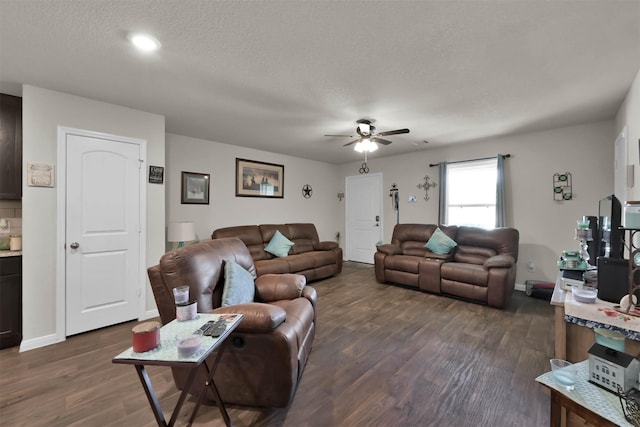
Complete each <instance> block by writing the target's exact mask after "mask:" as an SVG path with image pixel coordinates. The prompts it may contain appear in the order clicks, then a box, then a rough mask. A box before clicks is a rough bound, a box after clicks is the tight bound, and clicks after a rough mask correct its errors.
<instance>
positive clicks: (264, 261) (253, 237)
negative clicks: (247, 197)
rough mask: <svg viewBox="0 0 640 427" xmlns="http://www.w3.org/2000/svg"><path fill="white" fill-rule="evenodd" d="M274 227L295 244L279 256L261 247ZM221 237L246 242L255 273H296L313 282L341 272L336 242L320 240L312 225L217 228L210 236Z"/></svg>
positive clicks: (339, 249) (340, 259) (263, 246)
mask: <svg viewBox="0 0 640 427" xmlns="http://www.w3.org/2000/svg"><path fill="white" fill-rule="evenodd" d="M276 230H278V231H280V233H282V234H283V235H284V236H285V237H286V238H287V239H289V240H291V241H292V242H293V243H294V245H293V246H292V247H291V250H290V251H289V255H288V256H286V257H281V258H279V257H276V256H274V255H272V254H270V253H269V252H266V251H265V250H264V249H265V247H266V246H267V245H268V244H269V242H270V241H271V238H272V237H273V235H274V233H275V232H276ZM224 237H237V238H239V239H240V240H242V241H243V242H244V244H245V245H247V248H249V252H250V253H251V256H252V257H253V262H254V264H255V266H256V273H257V275H258V276H262V275H263V274H268V273H297V274H302V275H304V276H305V277H306V278H307V280H308V281H313V280H319V279H325V278H327V277H331V276H333V275H334V274H338V273H340V272H341V271H342V248H340V247H339V246H338V244H337V243H336V242H328V241H327V242H321V241H320V239H319V238H318V232H317V230H316V226H315V225H313V224H308V223H296V224H263V225H241V226H236V227H226V228H219V229H217V230H215V231H214V232H213V234H212V235H211V238H212V239H219V238H224Z"/></svg>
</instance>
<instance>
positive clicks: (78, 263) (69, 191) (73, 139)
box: [65, 134, 144, 335]
mask: <svg viewBox="0 0 640 427" xmlns="http://www.w3.org/2000/svg"><path fill="white" fill-rule="evenodd" d="M115 138H116V137H114V139H110V137H104V138H103V137H93V136H88V135H82V134H80V135H76V134H67V135H66V209H65V210H66V232H65V233H66V239H65V242H66V244H65V251H66V257H65V264H66V266H65V267H66V286H65V287H66V300H65V301H66V335H73V334H77V333H80V332H85V331H89V330H93V329H97V328H101V327H104V326H109V325H113V324H116V323H120V322H124V321H128V320H132V319H136V318H137V317H138V306H139V305H138V297H139V291H140V286H141V284H140V280H139V274H138V272H139V269H140V262H141V260H140V245H141V241H140V240H141V239H140V235H141V234H140V232H141V221H140V210H141V208H140V182H141V180H143V175H144V169H142V168H141V159H142V157H141V149H142V148H141V145H140V144H136V143H131V142H126V141H123V140H118V139H115Z"/></svg>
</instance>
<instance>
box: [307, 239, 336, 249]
mask: <svg viewBox="0 0 640 427" xmlns="http://www.w3.org/2000/svg"><path fill="white" fill-rule="evenodd" d="M337 247H338V244H337V243H336V242H330V241H326V242H317V243H314V245H313V250H314V251H331V250H333V249H336V248H337Z"/></svg>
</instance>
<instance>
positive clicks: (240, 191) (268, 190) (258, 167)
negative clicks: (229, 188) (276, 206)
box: [236, 159, 284, 199]
mask: <svg viewBox="0 0 640 427" xmlns="http://www.w3.org/2000/svg"><path fill="white" fill-rule="evenodd" d="M236 197H269V198H279V199H282V198H283V197H284V165H276V164H274V163H263V162H256V161H254V160H246V159H236Z"/></svg>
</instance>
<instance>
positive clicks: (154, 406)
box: [135, 365, 167, 427]
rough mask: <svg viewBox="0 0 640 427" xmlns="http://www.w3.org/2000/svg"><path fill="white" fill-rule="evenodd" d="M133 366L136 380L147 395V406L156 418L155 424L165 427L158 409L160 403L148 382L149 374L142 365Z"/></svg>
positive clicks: (164, 421)
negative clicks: (148, 405) (138, 380)
mask: <svg viewBox="0 0 640 427" xmlns="http://www.w3.org/2000/svg"><path fill="white" fill-rule="evenodd" d="M135 366H136V372H137V373H138V378H140V382H141V383H142V387H143V388H144V392H145V393H146V395H147V399H149V404H150V405H151V410H152V411H153V415H154V416H155V417H156V422H157V423H158V425H159V426H161V427H165V426H166V425H167V421H166V420H165V418H164V414H163V413H162V409H161V408H160V402H158V398H157V397H156V393H155V392H154V391H153V386H152V385H151V381H150V380H149V374H148V373H147V370H146V369H144V365H135Z"/></svg>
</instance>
